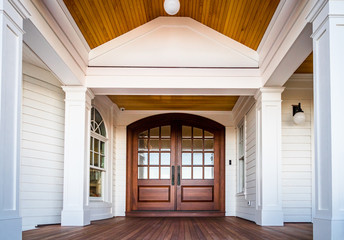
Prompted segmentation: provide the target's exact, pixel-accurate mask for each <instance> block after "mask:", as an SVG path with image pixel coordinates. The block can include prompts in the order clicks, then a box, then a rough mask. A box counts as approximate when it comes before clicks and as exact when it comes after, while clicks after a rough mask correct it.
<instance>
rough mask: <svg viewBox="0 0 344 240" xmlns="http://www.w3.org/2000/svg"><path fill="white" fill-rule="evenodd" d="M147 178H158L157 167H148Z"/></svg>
mask: <svg viewBox="0 0 344 240" xmlns="http://www.w3.org/2000/svg"><path fill="white" fill-rule="evenodd" d="M149 179H159V167H149Z"/></svg>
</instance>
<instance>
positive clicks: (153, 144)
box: [149, 139, 159, 151]
mask: <svg viewBox="0 0 344 240" xmlns="http://www.w3.org/2000/svg"><path fill="white" fill-rule="evenodd" d="M149 149H150V150H151V151H159V140H158V139H156V140H153V139H149Z"/></svg>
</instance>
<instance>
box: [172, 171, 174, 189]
mask: <svg viewBox="0 0 344 240" xmlns="http://www.w3.org/2000/svg"><path fill="white" fill-rule="evenodd" d="M172 185H174V166H172Z"/></svg>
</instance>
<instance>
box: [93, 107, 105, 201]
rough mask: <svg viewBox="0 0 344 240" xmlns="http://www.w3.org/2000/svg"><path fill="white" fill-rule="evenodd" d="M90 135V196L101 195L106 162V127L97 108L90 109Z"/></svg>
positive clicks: (96, 196)
mask: <svg viewBox="0 0 344 240" xmlns="http://www.w3.org/2000/svg"><path fill="white" fill-rule="evenodd" d="M90 128H91V137H90V193H89V195H90V197H95V198H101V197H102V196H103V184H104V173H105V167H106V166H105V162H106V152H105V148H106V141H107V139H106V129H105V124H104V121H103V118H102V117H101V115H100V113H99V112H98V111H97V109H95V108H92V109H91V122H90Z"/></svg>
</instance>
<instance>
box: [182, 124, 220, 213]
mask: <svg viewBox="0 0 344 240" xmlns="http://www.w3.org/2000/svg"><path fill="white" fill-rule="evenodd" d="M178 130H179V131H178V141H177V146H178V153H177V156H179V157H178V159H177V164H178V165H180V166H181V173H180V174H181V176H180V178H181V180H180V186H178V188H181V189H180V190H179V189H178V191H177V209H178V210H200V209H202V210H216V204H215V200H217V199H218V197H217V196H216V195H217V194H218V190H219V189H218V187H217V186H216V185H214V181H215V182H216V181H217V180H218V178H215V175H214V169H216V170H217V169H218V166H219V161H218V160H219V159H218V158H217V155H218V154H215V153H216V152H215V147H214V146H215V141H216V140H217V139H215V134H214V133H212V132H211V131H207V130H204V129H202V128H199V127H194V126H187V125H181V126H179V129H178Z"/></svg>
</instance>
